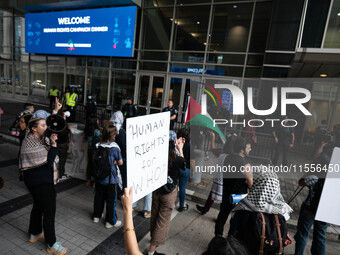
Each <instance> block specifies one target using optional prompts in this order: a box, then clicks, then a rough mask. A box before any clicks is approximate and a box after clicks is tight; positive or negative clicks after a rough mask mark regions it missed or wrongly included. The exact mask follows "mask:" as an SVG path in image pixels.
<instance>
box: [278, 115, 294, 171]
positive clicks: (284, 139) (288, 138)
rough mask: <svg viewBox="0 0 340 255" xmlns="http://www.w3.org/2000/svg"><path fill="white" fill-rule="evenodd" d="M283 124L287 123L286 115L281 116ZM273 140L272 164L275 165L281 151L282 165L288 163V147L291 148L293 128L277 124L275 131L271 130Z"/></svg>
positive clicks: (292, 144)
mask: <svg viewBox="0 0 340 255" xmlns="http://www.w3.org/2000/svg"><path fill="white" fill-rule="evenodd" d="M282 121H283V124H284V125H287V124H288V120H287V117H283V119H282ZM273 136H274V140H275V154H274V157H273V164H274V165H276V164H277V161H278V160H279V157H280V154H281V152H282V165H284V166H287V165H288V152H289V149H290V148H293V146H294V142H295V133H294V128H292V127H285V126H282V125H279V126H278V127H277V128H276V129H275V131H273Z"/></svg>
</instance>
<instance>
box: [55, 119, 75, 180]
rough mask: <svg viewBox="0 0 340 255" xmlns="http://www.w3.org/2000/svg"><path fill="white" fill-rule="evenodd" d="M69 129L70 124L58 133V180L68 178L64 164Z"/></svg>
mask: <svg viewBox="0 0 340 255" xmlns="http://www.w3.org/2000/svg"><path fill="white" fill-rule="evenodd" d="M71 129H72V126H69V125H67V127H66V128H65V129H64V130H63V131H62V132H60V133H59V134H58V157H59V169H58V170H59V181H62V180H66V179H68V176H67V175H66V174H65V164H66V158H67V149H68V143H69V134H70V133H71Z"/></svg>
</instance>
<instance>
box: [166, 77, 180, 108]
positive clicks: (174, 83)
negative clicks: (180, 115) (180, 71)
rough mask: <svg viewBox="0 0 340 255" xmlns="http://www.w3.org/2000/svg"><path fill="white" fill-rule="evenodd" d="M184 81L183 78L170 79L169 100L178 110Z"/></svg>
mask: <svg viewBox="0 0 340 255" xmlns="http://www.w3.org/2000/svg"><path fill="white" fill-rule="evenodd" d="M182 80H183V79H182V78H171V79H170V91H169V100H172V101H173V102H174V107H175V108H176V109H177V110H178V106H179V105H180V98H181V89H182Z"/></svg>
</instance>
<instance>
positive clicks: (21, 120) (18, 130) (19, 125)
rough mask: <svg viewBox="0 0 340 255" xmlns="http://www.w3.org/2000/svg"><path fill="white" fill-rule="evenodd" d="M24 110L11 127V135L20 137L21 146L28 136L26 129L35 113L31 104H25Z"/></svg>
mask: <svg viewBox="0 0 340 255" xmlns="http://www.w3.org/2000/svg"><path fill="white" fill-rule="evenodd" d="M24 109H25V110H24V111H22V112H21V113H20V114H19V115H18V116H17V117H16V119H15V121H14V122H13V124H12V125H11V127H10V134H11V135H14V136H18V137H19V141H20V145H21V144H22V141H23V140H24V138H25V136H26V128H27V125H28V122H29V120H30V119H31V118H32V114H33V113H34V106H33V104H31V103H25V104H24Z"/></svg>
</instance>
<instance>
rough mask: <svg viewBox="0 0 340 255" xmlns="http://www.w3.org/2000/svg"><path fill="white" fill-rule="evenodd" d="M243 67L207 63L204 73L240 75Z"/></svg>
mask: <svg viewBox="0 0 340 255" xmlns="http://www.w3.org/2000/svg"><path fill="white" fill-rule="evenodd" d="M242 71H243V67H234V66H213V65H207V66H206V70H205V74H208V75H218V76H233V77H242Z"/></svg>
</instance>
